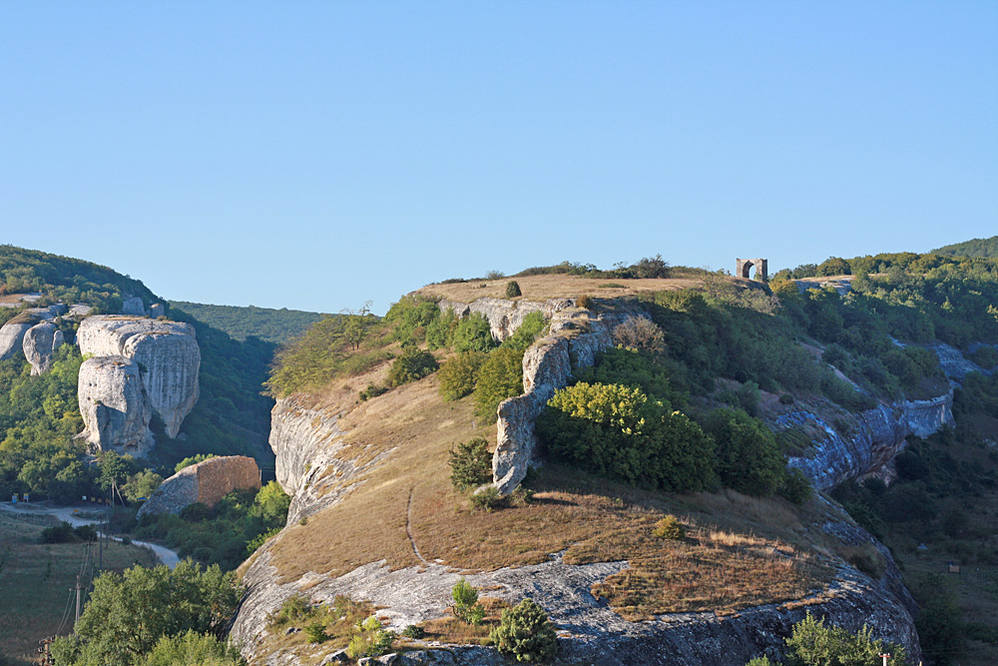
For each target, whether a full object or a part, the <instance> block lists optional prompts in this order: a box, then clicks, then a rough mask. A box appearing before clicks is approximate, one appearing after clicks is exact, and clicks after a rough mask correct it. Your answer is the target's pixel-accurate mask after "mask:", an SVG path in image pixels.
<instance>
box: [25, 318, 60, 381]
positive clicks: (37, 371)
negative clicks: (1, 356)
mask: <svg viewBox="0 0 998 666" xmlns="http://www.w3.org/2000/svg"><path fill="white" fill-rule="evenodd" d="M63 342H64V340H63V334H62V331H60V330H59V329H58V328H56V326H55V324H53V323H52V322H50V321H43V322H41V323H40V324H35V325H34V326H32V327H31V328H29V329H28V330H27V331H25V332H24V339H23V341H22V349H23V350H24V357H25V358H26V359H28V363H30V364H31V374H32V375H41V374H43V373H46V372H48V370H49V368H50V367H51V366H52V355H53V354H54V353H55V350H56V349H58V348H59V347H61V346H62V343H63Z"/></svg>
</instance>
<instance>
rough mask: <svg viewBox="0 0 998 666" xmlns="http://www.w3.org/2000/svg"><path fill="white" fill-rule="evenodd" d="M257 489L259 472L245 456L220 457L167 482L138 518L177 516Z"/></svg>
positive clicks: (186, 470)
mask: <svg viewBox="0 0 998 666" xmlns="http://www.w3.org/2000/svg"><path fill="white" fill-rule="evenodd" d="M259 487H260V469H259V468H258V467H257V465H256V461H255V460H254V459H253V458H250V457H248V456H221V457H217V458H209V459H208V460H202V461H201V462H199V463H196V464H194V465H189V466H187V467H185V468H183V469H182V470H180V471H179V472H177V473H176V474H174V475H173V476H171V477H170V478H168V479H166V480H165V481H163V483H162V485H160V487H159V488H158V489H157V490H156V492H154V493H153V494H152V496H151V497H150V498H149V499H148V500H146V503H145V504H143V505H142V508H140V509H139V512H138V517H139V518H141V517H142V516H145V515H156V514H161V513H180V512H181V511H182V510H183V509H184V507H186V506H189V505H191V504H194V503H195V502H200V503H202V504H204V505H206V506H209V507H212V506H215V504H217V503H218V501H219V500H220V499H222V498H223V497H225V496H226V495H228V494H229V493H230V492H232V491H233V490H243V489H247V488H259Z"/></svg>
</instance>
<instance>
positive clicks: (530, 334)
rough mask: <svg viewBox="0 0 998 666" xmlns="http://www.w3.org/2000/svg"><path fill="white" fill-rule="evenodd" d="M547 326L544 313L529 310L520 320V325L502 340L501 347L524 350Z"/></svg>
mask: <svg viewBox="0 0 998 666" xmlns="http://www.w3.org/2000/svg"><path fill="white" fill-rule="evenodd" d="M545 326H547V320H546V319H544V313H543V312H539V311H534V312H529V313H527V315H526V316H525V317H524V318H523V321H522V322H520V326H519V327H518V328H517V329H516V331H514V332H513V335H511V336H509V337H508V338H506V339H505V340H503V343H502V345H500V346H501V347H506V348H510V349H516V350H519V351H524V350H526V349H527V347H529V346H530V345H532V344H534V340H535V339H536V338H537V336H538V335H539V334H540V333H541V331H543V330H544V327H545Z"/></svg>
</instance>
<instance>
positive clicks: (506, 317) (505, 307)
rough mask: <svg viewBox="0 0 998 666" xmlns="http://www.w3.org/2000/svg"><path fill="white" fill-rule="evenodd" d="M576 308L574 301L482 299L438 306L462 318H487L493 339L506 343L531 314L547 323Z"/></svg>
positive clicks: (560, 299) (555, 299) (559, 299)
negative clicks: (535, 314)
mask: <svg viewBox="0 0 998 666" xmlns="http://www.w3.org/2000/svg"><path fill="white" fill-rule="evenodd" d="M574 305H575V301H574V300H573V299H570V298H553V299H551V300H547V301H542V302H537V301H511V300H505V299H501V298H479V299H478V300H476V301H473V302H471V303H458V302H457V301H448V300H442V301H439V302H438V303H437V306H438V307H439V308H440V309H441V310H451V311H452V312H454V314H456V315H457V316H459V317H464V316H466V315H468V314H471V313H475V314H480V315H482V316H484V317H485V319H486V320H488V322H489V328H490V329H491V331H492V337H494V338H495V339H496V340H505V339H506V338H508V337H509V336H511V335H513V333H514V332H516V329H518V328H520V325H521V324H523V319H524V317H526V316H527V315H528V314H530V313H531V312H541V313H543V314H544V317H545V318H546V319H551V318H552V317H553V316H554V314H555V313H556V312H561V311H562V310H566V309H568V308H571V307H573V306H574Z"/></svg>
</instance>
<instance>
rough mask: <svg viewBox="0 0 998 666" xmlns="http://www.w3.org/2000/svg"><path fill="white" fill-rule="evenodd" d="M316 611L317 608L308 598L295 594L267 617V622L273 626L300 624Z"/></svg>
mask: <svg viewBox="0 0 998 666" xmlns="http://www.w3.org/2000/svg"><path fill="white" fill-rule="evenodd" d="M314 613H315V609H314V608H313V607H312V605H311V604H309V602H308V599H306V598H305V597H303V596H302V595H300V594H295V595H292V596H290V597H288V598H287V599H285V600H284V603H282V604H281V607H280V608H278V609H277V610H276V611H274V612H273V613H271V614H270V615H269V616H268V617H267V624H268V625H270V626H271V627H277V626H281V625H284V624H300V623H302V622H305V621H306V620H308V619H309V618H311V617H312V615H313V614H314Z"/></svg>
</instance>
